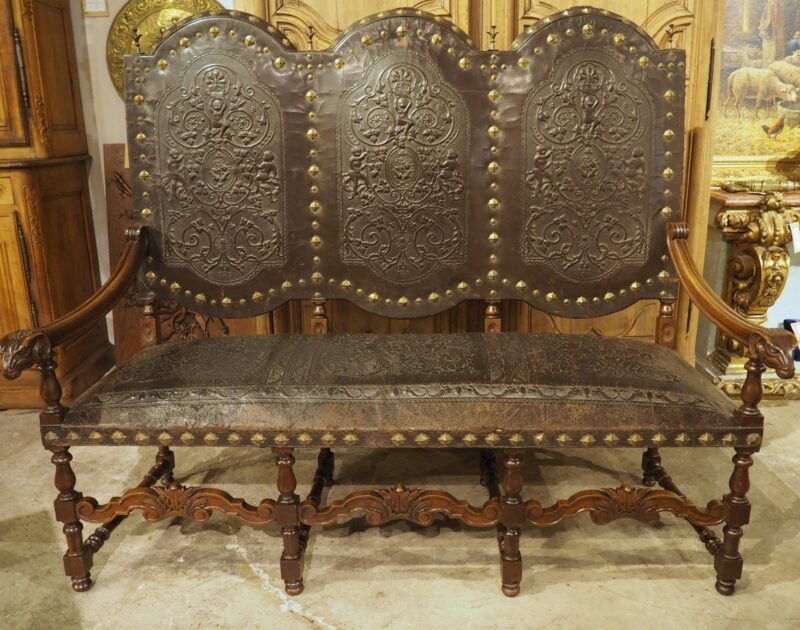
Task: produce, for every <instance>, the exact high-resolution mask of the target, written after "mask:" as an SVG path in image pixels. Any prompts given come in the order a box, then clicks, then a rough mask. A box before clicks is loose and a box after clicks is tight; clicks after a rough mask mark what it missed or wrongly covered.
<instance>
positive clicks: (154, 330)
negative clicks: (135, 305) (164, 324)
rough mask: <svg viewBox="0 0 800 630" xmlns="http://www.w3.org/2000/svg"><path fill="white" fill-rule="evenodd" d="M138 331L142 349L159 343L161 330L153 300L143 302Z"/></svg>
mask: <svg viewBox="0 0 800 630" xmlns="http://www.w3.org/2000/svg"><path fill="white" fill-rule="evenodd" d="M139 330H140V334H141V340H142V347H145V348H146V347H149V346H155V345H158V343H159V342H160V341H161V328H160V326H159V321H158V312H157V310H156V301H155V300H145V301H144V304H143V305H142V318H141V323H140V328H139Z"/></svg>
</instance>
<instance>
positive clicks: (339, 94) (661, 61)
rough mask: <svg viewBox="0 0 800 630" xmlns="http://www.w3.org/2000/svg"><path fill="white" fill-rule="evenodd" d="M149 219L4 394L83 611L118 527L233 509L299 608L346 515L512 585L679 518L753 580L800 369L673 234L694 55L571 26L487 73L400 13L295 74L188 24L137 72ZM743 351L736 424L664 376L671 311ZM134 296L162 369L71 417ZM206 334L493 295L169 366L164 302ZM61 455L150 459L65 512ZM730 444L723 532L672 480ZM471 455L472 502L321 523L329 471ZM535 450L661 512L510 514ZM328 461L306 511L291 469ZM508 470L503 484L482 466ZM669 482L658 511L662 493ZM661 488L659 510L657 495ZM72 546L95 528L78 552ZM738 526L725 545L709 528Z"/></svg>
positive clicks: (636, 35)
mask: <svg viewBox="0 0 800 630" xmlns="http://www.w3.org/2000/svg"><path fill="white" fill-rule="evenodd" d="M125 77H126V78H125V80H126V93H127V118H128V129H129V146H130V154H131V162H132V166H133V169H134V173H135V178H136V185H135V193H134V195H135V208H136V221H135V223H136V226H135V227H132V228H130V229H129V231H128V233H127V238H128V245H127V249H126V251H125V253H124V256H123V258H122V261H121V263H120V265H119V267H118V268H117V270H116V271H115V272H114V274H113V275H112V277H111V279H110V280H109V281H108V283H107V284H106V285H105V286H104V287H103V288H102V289H101V290H100V291H99V292H98V293H97V295H95V296H94V297H93V298H92V299H91V300H90V301H88V302H87V303H85V304H83V305H82V306H80V307H79V308H78V309H76V310H75V311H74V312H72V313H71V314H69V315H68V316H66V317H64V318H62V319H60V320H58V321H56V322H55V323H53V324H51V325H49V326H47V327H45V328H42V329H38V330H26V331H19V332H15V333H13V334H11V335H9V336H7V337H6V338H5V339H3V341H2V352H3V370H4V374H5V376H6V377H8V378H15V377H17V376H18V375H19V374H20V372H21V371H22V370H24V369H28V368H37V369H39V370H40V371H41V377H42V387H41V392H42V398H43V400H44V403H45V408H44V411H42V413H41V416H40V418H41V433H42V439H43V443H44V446H45V448H47V449H48V450H50V451H52V453H53V458H52V461H53V463H54V464H55V466H56V486H57V488H58V491H59V494H58V497H57V498H56V501H55V509H56V517H57V519H58V520H59V521H60V522H62V523H64V533H65V535H66V539H67V552H66V554H65V556H64V565H65V569H66V572H67V574H68V575H69V576H70V577H71V580H72V586H73V588H74V589H75V590H78V591H83V590H86V589H87V588H89V586H90V585H91V580H90V576H89V570H90V568H91V566H92V558H93V556H94V554H95V553H97V552H98V551H99V549H100V548H101V547H102V545H103V543H104V541H105V540H106V539H107V538H108V536H109V535H110V533H111V532H112V531H113V529H114V528H115V527H116V526H117V525H118V524H119V523H120V522H121V521H122V520H123V519H125V518H126V517H127V516H128V515H129V514H131V512H133V511H135V510H141V511H142V512H143V515H144V517H145V518H146V519H147V520H150V521H158V520H161V519H164V518H171V517H176V516H178V517H183V518H187V519H194V520H204V519H207V518H208V517H209V515H210V514H211V512H212V511H215V510H216V511H220V512H223V513H225V514H228V515H231V516H233V517H235V518H238V519H240V520H241V521H243V522H244V523H248V524H251V525H263V524H266V523H271V522H276V523H277V524H278V525H279V526H280V527H281V531H282V533H283V541H284V551H283V555H282V557H281V572H282V576H283V579H284V580H285V583H286V590H287V592H289V593H291V594H297V593H299V592H300V591H302V589H303V552H304V548H305V543H306V540H307V537H308V532H309V528H310V527H311V526H313V525H326V524H330V523H335V522H341V521H343V520H346V519H349V518H353V517H364V518H365V519H366V520H367V522H368V523H369V524H371V525H381V524H383V523H387V522H389V521H392V520H395V519H406V520H409V521H411V522H414V523H417V524H420V525H427V524H430V523H431V522H432V521H433V520H434V519H435V518H436V517H438V516H440V515H441V516H444V517H448V518H451V519H456V520H460V521H463V522H464V523H466V524H468V525H473V526H476V527H496V528H497V531H498V537H499V543H500V556H501V560H502V562H501V566H502V587H503V592H504V593H505V594H506V595H510V596H513V595H516V594H517V593H518V592H519V588H520V586H519V585H520V579H521V576H522V564H521V557H520V553H519V537H520V533H521V530H522V526H523V525H526V524H529V525H534V526H536V527H548V526H551V525H555V524H557V523H560V522H561V521H562V520H564V519H566V518H572V517H575V516H577V515H578V514H580V513H582V512H589V513H590V515H591V518H592V520H593V521H594V522H596V523H599V524H604V523H608V522H610V521H613V520H615V519H618V518H634V519H637V520H639V521H642V522H643V523H647V524H649V523H653V522H655V521H656V520H658V518H659V514H660V513H661V512H671V513H673V514H674V515H676V516H678V517H681V518H683V519H685V520H686V521H688V522H689V523H690V524H691V525H692V527H693V528H694V529H695V530H696V532H697V533H698V534H699V537H700V540H701V541H702V542H703V543H705V545H706V547H707V549H708V551H709V552H710V553H711V554H712V555H713V557H714V567H715V570H716V573H717V590H719V592H720V593H723V594H730V593H732V592H733V589H734V584H735V582H736V580H737V579H738V578H739V577H740V575H741V570H742V558H741V556H740V554H739V550H738V548H739V539H740V538H741V536H742V527H743V525H745V524H746V523H747V522H748V516H749V512H750V504H749V502H748V500H747V498H746V493H747V490H748V485H749V481H748V468H749V467H750V465H751V464H752V459H751V456H752V454H753V453H754V452H755V451H757V450H758V449H759V447H760V446H761V440H762V429H763V418H762V415H761V413H760V412H759V410H758V403H759V400H760V398H761V384H760V378H761V373H762V372H763V371H764V370H765V368H766V367H771V368H774V369H775V370H777V372H778V374H779V375H780V376H782V377H790V376H791V375H792V373H793V371H794V364H793V362H792V359H791V350H792V348H793V347H794V346H795V343H796V342H795V339H794V337H792V335H790V334H789V333H787V332H786V331H783V330H765V329H762V328H759V327H758V326H755V325H753V324H752V323H751V322H749V321H747V320H745V319H743V318H742V317H740V316H738V315H737V314H736V313H735V312H734V311H732V310H731V309H730V308H729V307H727V306H726V305H725V304H724V303H723V302H722V300H721V299H720V298H718V297H717V296H716V295H714V294H713V292H712V291H711V290H710V289H709V287H708V286H707V285H706V284H705V283H704V281H703V279H702V278H701V276H700V274H699V273H698V271H697V269H696V268H695V266H694V263H693V261H692V258H691V256H690V254H689V249H688V247H687V240H686V239H687V236H688V233H687V228H686V227H685V225H684V224H681V223H669V221H670V220H680V217H681V214H682V211H681V198H682V195H681V180H682V170H683V164H682V157H683V154H684V148H683V138H684V130H683V119H684V115H683V103H684V81H685V55H684V52H683V51H679V50H659V49H658V48H657V47H656V46H655V45H654V42H653V41H652V40H651V39H650V38H649V37H648V36H647V35H646V34H645V33H644V32H642V31H641V30H640V29H639V28H637V27H636V26H634V25H633V24H631V23H630V22H628V21H626V20H623V19H621V18H619V17H616V16H613V15H610V14H608V13H606V12H602V11H596V10H593V9H574V10H570V11H567V12H564V13H561V14H558V15H556V16H553V17H552V18H550V19H546V20H543V21H542V22H541V23H540V24H539V25H537V26H536V27H535V28H533V29H532V30H531V31H530V32H526V33H525V34H524V35H523V36H521V37H520V39H519V40H518V41H516V42H514V44H513V46H512V50H510V51H502V52H501V51H486V52H484V51H478V50H476V49H475V48H474V47H473V45H472V43H471V42H470V41H469V40H468V39H467V38H466V36H465V35H464V34H463V33H461V32H460V31H459V30H458V29H457V28H455V27H453V26H452V25H450V24H448V23H446V22H444V21H441V20H440V19H438V18H433V17H431V16H429V15H426V14H424V13H422V12H419V11H411V10H407V11H392V12H390V13H386V14H383V15H378V16H376V17H374V18H373V19H369V20H366V21H364V22H363V23H360V24H359V25H357V26H356V27H355V28H354V29H353V30H351V31H350V32H348V33H346V34H345V35H343V36H342V37H341V39H340V40H339V41H338V42H337V43H336V44H335V46H334V47H333V48H332V49H331V50H328V51H322V52H316V51H315V52H298V51H295V50H292V49H291V48H290V47H289V44H288V42H286V41H285V40H283V41H282V39H281V36H280V35H279V34H278V33H277V32H276V31H275V29H274V28H272V27H271V26H268V25H266V24H264V23H262V22H261V21H260V20H258V19H256V18H254V17H251V16H247V15H243V14H237V13H234V12H231V13H217V14H213V15H205V16H202V17H200V18H197V19H195V20H193V21H190V22H186V23H182V24H179V25H177V26H176V27H175V28H174V29H173V30H172V31H171V32H169V33H168V34H167V35H166V36H165V37H164V39H163V41H162V42H161V44H160V45H159V46H158V48H157V49H156V51H155V53H154V54H153V55H152V56H144V55H141V56H134V57H130V58H127V59H126V61H125ZM679 284H680V286H682V287H683V289H684V290H685V291H687V292H688V293H689V295H690V296H691V297H692V299H693V300H694V302H695V303H696V305H697V306H698V307H699V308H700V309H701V310H702V311H703V312H704V313H705V314H706V315H707V316H708V317H709V318H711V319H712V320H713V322H714V323H715V324H716V325H718V326H719V327H720V328H721V329H722V330H723V331H724V332H725V334H727V335H729V336H730V337H731V338H733V339H736V340H738V341H739V342H740V343H741V344H743V346H744V347H746V348H747V349H748V355H749V362H748V364H747V370H748V376H747V383H746V385H745V386H744V388H743V391H742V401H743V402H742V404H741V406H739V407H738V408H735V406H734V405H733V404H732V403H730V402H729V401H728V399H727V398H726V397H725V396H724V395H722V394H721V393H720V392H718V391H717V390H716V389H715V388H714V387H713V386H712V385H711V384H709V383H707V382H705V381H704V380H703V379H702V378H700V377H699V376H698V375H697V374H696V373H695V372H694V371H693V370H692V369H691V368H690V367H689V366H688V365H686V364H685V363H684V362H683V361H681V360H680V359H679V358H678V356H677V355H676V354H675V353H674V351H673V348H674V341H675V321H674V317H673V305H674V303H675V299H676V296H677V291H678V287H679ZM132 286H135V289H136V291H137V292H138V299H139V300H140V302H141V304H142V306H143V308H144V313H145V315H146V317H145V325H144V330H143V333H142V334H143V338H144V339H145V341H146V342H147V345H148V346H149V347H147V348H146V349H145V350H144V351H142V352H141V353H140V354H139V355H137V356H136V357H135V358H134V359H133V360H132V361H131V362H130V363H129V364H127V365H122V366H119V367H118V368H116V369H115V370H114V371H113V372H111V373H110V374H108V375H107V376H106V377H105V378H103V379H102V380H101V381H100V382H99V383H98V384H97V385H96V386H95V387H94V388H93V389H92V390H90V391H89V392H87V393H86V394H85V395H84V396H83V397H82V398H81V399H79V400H78V401H77V402H76V403H75V404H74V405H73V407H72V408H71V409H67V408H65V407H64V406H63V405H62V404H61V403H60V388H59V384H58V382H57V380H56V377H55V372H54V368H55V357H56V354H55V353H56V350H57V348H58V346H59V345H60V344H62V343H64V342H65V341H66V340H68V339H69V338H70V337H71V336H73V335H74V334H76V333H77V332H78V331H80V330H81V329H82V328H83V327H84V326H86V325H87V324H88V323H90V322H92V321H94V320H96V319H97V318H99V317H102V316H103V315H104V314H105V313H106V312H107V311H108V310H109V309H110V308H111V307H112V306H113V305H114V304H115V303H116V302H117V301H118V300H119V299H120V298H121V297H122V296H123V295H124V294H125V293H126V291H129V290H130V288H131V287H132ZM164 299H172V300H178V301H179V302H180V303H181V304H182V305H184V306H185V307H186V308H189V309H191V310H193V311H195V312H198V313H200V314H202V315H205V316H220V317H225V318H232V317H242V316H252V315H255V314H260V313H264V312H268V311H270V310H272V309H275V308H276V307H278V306H280V305H281V304H283V303H285V302H286V301H287V300H297V299H305V300H313V304H314V330H315V332H318V333H327V332H330V331H328V320H327V317H326V302H325V300H326V299H345V300H350V301H352V302H354V303H356V304H357V305H359V306H361V307H362V308H364V309H366V310H368V311H372V312H374V313H378V314H381V315H385V316H389V317H402V318H413V317H420V316H425V315H430V314H433V313H437V312H441V311H442V310H444V309H447V308H450V307H452V306H454V305H456V304H457V303H459V302H461V301H462V300H466V299H471V300H484V301H485V303H486V306H485V326H484V329H483V330H480V331H475V332H472V333H458V334H443V335H366V334H365V335H343V334H328V335H323V334H320V335H307V336H302V335H285V336H284V335H278V336H263V337H239V338H223V339H213V340H204V341H194V342H185V343H173V344H161V345H159V344H158V341H159V339H158V332H157V331H158V327H157V321H156V316H155V313H156V312H157V308H156V307H157V302H158V301H159V300H164ZM640 299H657V300H659V301H660V304H661V308H660V313H659V315H658V322H657V327H656V328H657V334H656V339H655V342H656V343H655V344H650V345H647V344H642V343H639V342H635V341H625V340H620V339H604V338H597V337H588V336H566V335H546V334H541V335H539V334H514V333H501V332H500V331H501V329H502V322H501V319H500V315H499V313H500V311H499V309H498V302H499V301H500V300H525V301H526V302H528V303H530V304H531V305H533V306H535V307H536V308H538V309H541V310H542V311H545V312H548V313H551V314H556V315H561V316H569V317H595V316H599V315H605V314H608V313H612V312H615V311H618V310H620V309H623V308H625V307H627V306H629V305H631V304H633V303H634V302H636V301H637V300H640ZM73 445H104V446H105V445H111V446H113V445H140V446H145V445H153V446H157V447H158V455H157V457H156V464H155V466H154V467H153V469H152V470H151V471H150V472H149V474H148V475H147V476H146V477H145V478H144V479H143V480H142V483H140V484H139V485H138V486H137V487H136V488H133V489H130V490H127V491H125V492H124V493H123V494H122V496H120V497H115V498H112V499H111V500H109V501H108V502H106V503H99V502H98V501H96V500H95V499H93V498H90V497H83V496H82V495H81V493H79V492H78V491H76V490H75V476H74V474H73V472H72V469H71V467H70V460H71V459H72V455H71V454H70V452H69V449H70V447H71V446H73ZM173 446H178V447H182V446H255V447H270V448H271V449H272V451H273V452H274V454H275V455H276V462H277V468H278V475H277V491H278V492H277V496H276V497H275V498H265V499H264V500H263V501H261V502H260V503H259V504H258V505H249V504H248V503H246V502H244V501H242V500H241V499H236V498H234V497H232V496H230V495H229V494H227V493H226V492H223V491H222V490H218V489H213V488H206V487H190V488H187V487H184V486H183V485H180V484H179V483H177V482H176V481H175V480H174V478H173V468H174V455H173V451H172V450H171V447H173ZM712 446H715V447H733V448H734V450H735V455H734V458H733V462H734V472H733V475H732V477H731V479H730V491H729V492H728V493H727V494H725V495H724V497H723V498H722V500H713V501H711V502H709V503H708V504H707V505H706V506H705V507H699V506H697V505H695V504H694V503H692V502H690V501H689V500H688V499H687V498H686V497H685V496H684V494H683V493H682V492H681V491H680V490H679V489H678V488H677V487H676V486H675V484H674V483H673V481H672V480H671V478H670V477H669V476H668V475H667V474H666V473H665V472H664V469H663V468H662V466H661V459H660V455H659V448H660V447H712ZM361 447H371V448H376V447H377V448H391V449H399V448H425V449H440V448H455V447H458V448H473V449H482V456H481V461H482V470H481V477H482V481H483V483H484V485H485V486H486V487H487V488H488V495H489V496H488V500H487V501H486V503H484V504H483V505H482V506H474V505H469V504H468V503H467V502H465V501H462V500H459V499H457V498H455V497H453V496H451V495H450V494H447V493H445V492H442V491H438V490H429V489H416V488H406V487H405V486H403V485H402V484H400V485H397V486H396V487H393V488H378V489H368V490H363V491H359V492H355V493H352V494H350V495H348V496H346V497H345V498H344V499H342V500H337V501H332V502H330V503H328V504H327V505H326V504H323V501H322V497H323V488H324V487H325V486H327V485H330V484H331V483H332V481H333V467H334V457H333V449H334V448H361ZM532 447H548V448H562V447H584V448H590V447H599V448H616V447H626V448H628V447H630V448H642V449H645V451H644V455H643V458H642V466H643V472H644V478H643V484H644V487H635V488H634V487H629V486H622V487H620V488H613V489H602V490H585V491H583V492H578V493H577V494H575V495H573V496H571V497H569V498H568V499H566V500H562V501H558V502H556V503H555V504H553V505H549V506H547V505H543V504H542V503H540V502H539V501H538V500H537V499H536V498H535V497H530V498H523V475H522V453H523V450H524V449H526V448H532ZM296 448H317V449H321V450H320V454H319V467H318V470H317V473H316V475H315V477H314V482H313V486H312V490H311V492H310V494H309V496H308V498H307V499H305V500H304V501H301V500H300V498H299V497H298V496H297V494H296V493H295V489H296V480H295V476H294V472H293V463H294V457H293V451H294V449H296ZM497 449H503V450H504V452H505V455H504V460H503V473H502V475H501V477H502V479H501V480H500V481H498V475H497V474H496V472H495V464H494V462H495V459H494V453H495V452H496V450H497ZM656 484H657V485H659V486H660V488H658V489H654V488H652V487H651V486H655V485H656ZM648 486H650V487H648ZM82 522H89V523H97V524H98V525H99V526H98V528H97V529H96V530H95V531H94V532H93V533H92V534H91V535H89V536H88V537H87V538H85V539H84V538H83V536H82V529H83V525H82ZM723 522H724V523H725V527H724V529H723V536H722V538H719V537H718V536H717V534H715V533H714V531H712V529H710V528H711V527H712V526H714V525H718V524H720V523H723Z"/></svg>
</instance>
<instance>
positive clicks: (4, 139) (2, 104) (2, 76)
mask: <svg viewBox="0 0 800 630" xmlns="http://www.w3.org/2000/svg"><path fill="white" fill-rule="evenodd" d="M14 30H15V29H14V19H13V14H12V10H11V0H0V145H5V146H14V145H24V144H27V142H28V131H27V129H28V128H27V125H26V121H25V103H24V102H23V98H22V89H21V86H20V75H19V73H18V69H17V53H16V44H15V43H14Z"/></svg>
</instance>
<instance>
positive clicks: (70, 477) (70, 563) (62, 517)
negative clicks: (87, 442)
mask: <svg viewBox="0 0 800 630" xmlns="http://www.w3.org/2000/svg"><path fill="white" fill-rule="evenodd" d="M52 451H53V457H52V458H51V461H52V462H53V464H55V467H56V474H55V485H56V488H57V489H58V496H57V497H56V500H55V502H54V507H55V512H56V520H57V521H58V522H59V523H64V529H63V531H64V536H65V537H66V539H67V551H66V553H65V554H64V571H65V573H66V574H67V575H68V576H69V577H70V579H71V580H72V589H73V590H75V591H79V592H82V591H87V590H89V588H90V587H91V586H92V580H91V577H90V575H89V569H91V568H92V549H91V548H90V547H89V546H85V545H84V544H83V534H82V532H83V525H82V524H81V522H80V520H78V516H77V514H76V512H75V504H76V503H77V502H78V501H80V500H81V498H82V495H81V493H80V492H76V491H75V473H74V472H73V470H72V466H70V462H71V461H72V454H71V453H70V452H69V447H59V448H54V449H52Z"/></svg>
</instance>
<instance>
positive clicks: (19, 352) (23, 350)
mask: <svg viewBox="0 0 800 630" xmlns="http://www.w3.org/2000/svg"><path fill="white" fill-rule="evenodd" d="M125 237H126V240H127V242H126V244H125V249H124V251H123V252H122V257H121V259H120V262H119V264H118V265H117V268H116V269H115V270H114V273H113V274H111V277H110V278H109V279H108V281H107V282H106V283H105V284H104V285H103V286H102V287H100V290H99V291H98V292H97V293H95V294H94V295H93V296H92V297H90V298H89V299H88V300H86V302H84V303H83V304H81V305H80V306H78V308H76V309H75V310H73V311H70V312H69V313H67V314H66V315H64V316H63V317H60V318H58V319H57V320H55V321H54V322H52V323H50V324H48V325H47V326H44V327H42V328H37V329H35V330H17V331H14V332H12V333H10V334H8V335H6V336H5V337H3V338H2V339H0V353H2V355H3V376H5V377H6V378H8V379H14V378H17V377H18V376H19V375H20V374H21V373H22V372H23V371H24V370H27V369H28V368H31V367H33V366H35V365H41V364H42V363H44V362H45V361H47V360H49V359H50V357H51V354H52V350H53V348H55V347H56V346H58V345H60V344H62V343H64V342H65V341H67V340H68V339H69V338H70V337H72V336H73V335H75V334H76V333H78V332H80V331H81V330H83V329H84V328H85V327H86V326H87V325H89V324H91V323H93V322H96V321H97V320H98V319H100V318H101V317H103V316H104V315H105V314H106V313H108V311H110V310H111V308H112V307H113V306H114V305H115V304H116V303H117V302H118V301H119V299H120V298H121V297H122V295H123V294H124V293H125V290H126V289H127V288H128V287H129V286H130V284H131V283H132V282H134V281H135V280H136V274H137V272H138V271H139V267H140V265H141V264H142V260H143V259H144V255H145V251H146V249H147V228H146V227H143V226H133V227H130V228H128V229H127V230H126V231H125Z"/></svg>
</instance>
